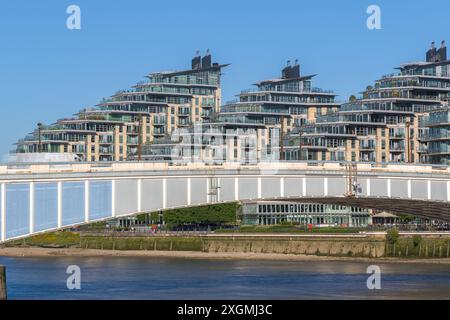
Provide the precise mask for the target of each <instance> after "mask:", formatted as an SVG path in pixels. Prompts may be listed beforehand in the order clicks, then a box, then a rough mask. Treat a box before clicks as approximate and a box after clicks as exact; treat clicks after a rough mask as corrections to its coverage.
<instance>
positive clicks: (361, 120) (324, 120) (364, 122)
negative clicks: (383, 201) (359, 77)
mask: <svg viewBox="0 0 450 320" xmlns="http://www.w3.org/2000/svg"><path fill="white" fill-rule="evenodd" d="M446 51H447V49H446V47H445V43H444V42H442V45H441V48H440V49H439V50H436V48H435V47H434V45H433V47H432V49H430V50H429V51H428V52H427V55H426V56H427V59H426V61H425V62H416V63H408V64H404V65H402V66H400V67H399V68H397V69H398V70H399V73H397V74H390V75H386V76H383V77H382V78H381V79H379V80H377V81H375V84H374V86H368V87H367V89H366V90H365V91H364V92H363V93H362V97H360V98H359V99H356V98H352V99H351V101H349V102H348V103H345V104H343V105H342V106H341V108H340V110H339V111H338V112H336V113H334V114H327V115H323V116H318V117H317V121H316V122H315V123H314V124H309V125H308V124H307V125H306V126H304V128H300V129H299V130H297V132H293V133H292V139H293V140H295V138H297V140H299V137H301V138H300V139H301V141H298V142H295V145H298V146H299V147H298V148H302V151H303V153H304V154H306V158H305V159H309V160H338V161H341V160H342V161H361V162H425V161H426V159H428V156H427V152H428V151H427V148H426V144H427V143H428V140H429V139H430V138H432V139H435V138H436V135H439V134H440V133H439V134H437V131H436V129H430V131H428V132H430V133H431V136H429V135H426V131H427V130H425V129H424V128H423V127H422V126H423V124H424V123H425V121H419V120H420V118H421V117H423V116H424V115H427V114H428V113H429V112H430V111H433V110H437V109H439V108H442V107H444V106H446V105H448V99H449V97H450V61H449V60H447V53H446ZM433 114H435V113H434V112H433ZM429 119H430V120H432V119H434V116H430V117H429ZM427 123H429V121H428V122H427ZM445 134H446V133H445ZM431 146H433V148H437V146H436V144H435V143H434V144H433V143H432V144H431ZM429 158H430V159H433V161H436V159H435V156H434V155H433V156H431V155H430V157H429ZM438 162H439V161H438Z"/></svg>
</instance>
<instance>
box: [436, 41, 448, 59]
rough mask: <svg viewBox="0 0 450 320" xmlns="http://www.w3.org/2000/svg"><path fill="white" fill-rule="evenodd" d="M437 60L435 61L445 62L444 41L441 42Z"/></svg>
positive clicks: (445, 49) (445, 50)
mask: <svg viewBox="0 0 450 320" xmlns="http://www.w3.org/2000/svg"><path fill="white" fill-rule="evenodd" d="M437 57H438V60H436V61H446V60H447V47H446V46H445V41H444V40H442V42H441V47H440V48H439V50H438V53H437Z"/></svg>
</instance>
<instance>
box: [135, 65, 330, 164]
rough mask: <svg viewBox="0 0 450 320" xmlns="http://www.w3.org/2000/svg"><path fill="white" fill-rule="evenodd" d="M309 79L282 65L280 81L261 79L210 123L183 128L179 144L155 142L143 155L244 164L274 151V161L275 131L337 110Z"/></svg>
mask: <svg viewBox="0 0 450 320" xmlns="http://www.w3.org/2000/svg"><path fill="white" fill-rule="evenodd" d="M313 77H314V75H307V76H301V75H300V65H299V64H298V63H297V62H295V64H293V65H291V64H290V63H288V65H287V66H286V67H285V68H283V70H282V72H281V77H280V78H274V79H270V80H262V81H260V82H258V83H256V87H257V88H256V90H246V91H243V92H241V93H240V94H239V95H238V97H239V100H238V101H235V102H231V103H227V104H225V105H224V106H222V107H221V109H220V112H219V113H218V115H217V117H216V121H215V122H210V123H202V124H201V126H197V127H196V128H193V127H191V128H190V129H188V130H186V131H188V132H186V134H185V136H184V137H183V139H181V140H182V143H181V144H177V143H174V142H173V140H169V139H164V140H162V141H156V140H155V143H153V144H151V145H148V146H146V147H145V151H144V153H143V157H144V158H145V159H166V160H167V159H172V160H175V159H186V158H189V157H192V156H194V157H195V158H196V159H199V160H201V161H212V160H215V162H220V160H223V161H238V162H244V163H248V162H252V161H259V160H266V159H268V158H270V159H274V152H277V153H278V156H277V157H276V158H277V159H279V153H280V132H279V130H281V131H283V132H284V134H287V133H288V132H290V131H291V130H292V129H293V128H295V127H299V126H302V125H304V124H306V123H314V122H315V120H316V117H317V116H318V115H325V114H329V113H332V112H336V111H337V110H338V108H339V104H338V103H337V102H336V101H335V97H336V94H334V93H332V92H331V91H325V90H321V89H318V88H314V87H312V78H313ZM273 129H277V130H273ZM186 137H188V138H186ZM212 141H214V143H213V142H212ZM218 141H220V145H218ZM212 145H214V147H212ZM174 148H177V150H176V151H175V152H174V150H175V149H174ZM191 149H192V150H191ZM216 151H217V152H216ZM218 153H220V156H219V158H220V159H218V157H217V155H218ZM174 157H175V159H174Z"/></svg>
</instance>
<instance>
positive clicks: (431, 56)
mask: <svg viewBox="0 0 450 320" xmlns="http://www.w3.org/2000/svg"><path fill="white" fill-rule="evenodd" d="M436 54H437V51H436V47H435V46H434V41H433V42H432V43H431V49H430V50H428V51H427V62H436Z"/></svg>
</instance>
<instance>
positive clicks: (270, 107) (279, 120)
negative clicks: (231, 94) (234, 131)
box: [219, 61, 339, 132]
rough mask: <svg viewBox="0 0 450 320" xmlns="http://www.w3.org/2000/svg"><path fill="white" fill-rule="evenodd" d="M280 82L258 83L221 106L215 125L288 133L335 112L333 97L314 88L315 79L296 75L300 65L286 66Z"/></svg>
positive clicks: (332, 94) (275, 80)
mask: <svg viewBox="0 0 450 320" xmlns="http://www.w3.org/2000/svg"><path fill="white" fill-rule="evenodd" d="M281 73H282V75H281V77H280V78H274V79H269V80H262V81H259V82H258V83H256V84H255V86H256V89H255V90H246V91H243V92H241V93H240V94H239V95H238V97H239V101H235V102H232V103H228V104H226V105H224V106H223V107H222V109H221V111H220V114H219V121H220V122H225V123H236V124H240V123H244V124H250V125H251V124H263V125H264V126H265V127H267V128H270V127H280V128H283V131H284V132H288V131H289V130H291V129H292V128H294V127H296V126H301V125H303V124H305V123H313V122H315V119H316V117H318V116H320V115H325V114H328V113H331V112H335V111H337V110H338V109H339V104H338V103H337V102H336V101H335V97H336V94H334V93H333V92H331V91H325V90H322V89H319V88H315V87H313V85H312V79H313V77H314V76H315V75H305V76H302V75H300V65H299V64H298V63H297V61H296V62H295V63H294V65H291V64H290V62H288V65H287V66H286V67H285V68H284V69H283V70H282V72H281Z"/></svg>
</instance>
